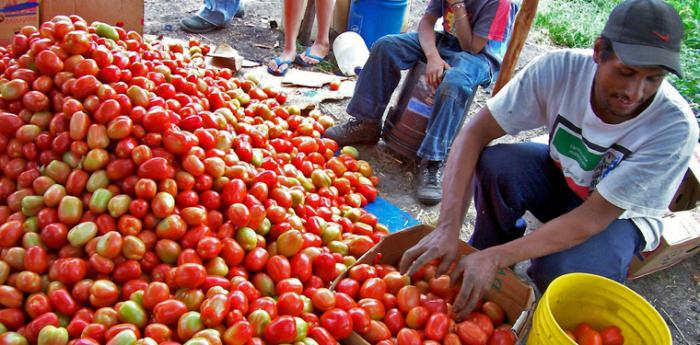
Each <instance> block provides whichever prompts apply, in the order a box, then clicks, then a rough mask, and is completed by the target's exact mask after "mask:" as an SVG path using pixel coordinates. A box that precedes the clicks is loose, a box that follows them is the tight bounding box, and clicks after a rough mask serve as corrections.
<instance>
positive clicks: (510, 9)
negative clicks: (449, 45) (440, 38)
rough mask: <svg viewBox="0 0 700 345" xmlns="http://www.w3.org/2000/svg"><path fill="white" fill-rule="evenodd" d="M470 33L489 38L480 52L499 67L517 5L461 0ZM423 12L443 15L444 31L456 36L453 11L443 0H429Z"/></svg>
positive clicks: (492, 0)
mask: <svg viewBox="0 0 700 345" xmlns="http://www.w3.org/2000/svg"><path fill="white" fill-rule="evenodd" d="M464 5H465V9H466V11H467V16H468V17H469V24H470V25H471V27H472V32H473V33H474V34H476V35H477V36H479V37H483V38H485V39H487V40H488V42H487V44H486V46H485V47H484V51H483V53H484V54H486V56H488V57H489V58H491V60H493V62H494V63H495V64H496V66H500V64H501V62H502V61H503V56H505V51H506V48H507V45H508V39H509V38H510V32H511V29H512V27H513V21H514V19H515V12H516V9H517V7H516V6H515V5H514V4H512V3H511V0H469V1H464ZM426 12H428V13H430V14H432V15H433V16H435V17H436V18H440V17H442V27H443V30H444V31H445V32H446V33H448V34H450V35H453V36H456V27H455V20H456V17H455V13H454V12H453V11H452V9H451V8H450V6H449V5H448V4H447V1H446V0H431V1H430V3H429V4H428V7H427V9H426Z"/></svg>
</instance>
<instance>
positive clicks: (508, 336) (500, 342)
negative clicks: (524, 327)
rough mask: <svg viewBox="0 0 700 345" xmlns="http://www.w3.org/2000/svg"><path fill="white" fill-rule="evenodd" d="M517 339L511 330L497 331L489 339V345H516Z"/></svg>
mask: <svg viewBox="0 0 700 345" xmlns="http://www.w3.org/2000/svg"><path fill="white" fill-rule="evenodd" d="M516 341H517V338H516V337H515V334H513V331H511V330H510V329H497V330H495V331H494V332H493V335H492V336H491V338H489V342H488V345H515V342H516Z"/></svg>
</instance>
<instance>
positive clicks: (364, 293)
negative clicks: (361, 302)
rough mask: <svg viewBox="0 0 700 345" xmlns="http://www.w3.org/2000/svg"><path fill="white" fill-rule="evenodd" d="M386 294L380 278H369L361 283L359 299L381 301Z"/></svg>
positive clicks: (384, 284) (384, 285) (383, 283)
mask: <svg viewBox="0 0 700 345" xmlns="http://www.w3.org/2000/svg"><path fill="white" fill-rule="evenodd" d="M385 292H386V283H385V282H384V280H382V279H381V278H369V279H367V280H365V282H364V283H362V287H361V288H360V298H374V299H378V300H381V299H382V297H383V296H384V293H385Z"/></svg>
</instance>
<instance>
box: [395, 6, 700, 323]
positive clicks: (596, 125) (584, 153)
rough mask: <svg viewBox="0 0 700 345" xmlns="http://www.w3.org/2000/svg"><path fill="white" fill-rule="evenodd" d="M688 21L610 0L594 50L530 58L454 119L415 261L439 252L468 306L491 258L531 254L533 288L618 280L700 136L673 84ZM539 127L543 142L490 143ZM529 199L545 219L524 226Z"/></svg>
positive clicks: (407, 261) (461, 311) (481, 288)
mask: <svg viewBox="0 0 700 345" xmlns="http://www.w3.org/2000/svg"><path fill="white" fill-rule="evenodd" d="M682 39H683V24H682V22H681V19H680V17H679V15H678V13H677V12H676V11H675V10H674V9H673V7H671V6H670V5H668V4H667V3H666V2H664V1H663V0H626V1H624V2H622V3H620V4H619V5H618V6H617V7H616V8H615V9H613V11H612V13H611V14H610V17H609V19H608V21H607V24H606V25H605V28H604V30H603V32H602V34H601V36H600V37H599V38H598V39H597V40H596V42H595V45H594V47H593V50H592V51H591V50H573V49H569V50H561V51H557V52H552V53H549V54H546V55H544V56H542V57H540V58H538V59H536V60H535V61H532V62H531V63H530V65H529V66H527V67H526V68H525V69H524V70H523V71H521V72H520V73H519V74H518V75H516V77H515V78H514V79H513V80H511V81H510V82H509V83H508V84H507V85H506V86H505V87H504V88H503V89H502V90H501V91H500V92H499V93H498V94H497V95H496V96H494V97H493V98H491V99H489V100H488V102H487V103H486V107H484V108H482V109H481V110H480V111H479V112H478V113H477V114H476V116H475V117H474V118H473V119H471V121H469V123H468V124H467V125H466V126H465V127H464V128H463V129H462V130H461V131H460V133H459V135H458V136H457V138H456V140H455V144H454V147H453V149H452V152H451V153H450V157H449V159H448V161H447V167H446V169H445V170H446V173H445V186H444V190H445V193H444V194H443V197H444V201H443V202H442V205H441V209H440V217H439V220H438V224H437V227H436V228H435V230H434V231H432V232H431V233H430V234H429V235H428V236H426V237H425V238H423V239H422V240H421V241H420V242H419V243H418V244H416V246H415V247H413V248H412V249H409V250H408V251H406V253H405V254H404V256H403V258H402V260H401V264H400V270H401V272H404V273H405V272H408V274H409V275H410V274H412V272H415V271H416V270H418V269H419V268H420V267H421V266H423V265H424V264H425V263H427V262H429V261H431V260H433V259H441V260H442V261H441V264H440V266H439V268H438V272H437V274H438V275H439V274H442V273H444V272H446V271H447V269H448V268H449V266H450V265H451V264H452V263H455V262H456V266H455V268H454V269H453V270H452V273H451V280H452V282H458V280H459V282H461V290H460V291H459V293H458V296H457V298H456V299H455V303H454V308H455V309H454V310H455V312H456V314H457V316H465V315H466V314H468V313H469V311H470V310H472V309H473V308H474V306H475V305H476V303H477V301H478V300H479V298H480V297H481V296H482V295H483V294H484V292H486V291H487V290H488V289H489V288H490V287H491V284H492V281H493V279H494V277H495V275H496V273H497V271H498V270H499V269H502V268H505V267H509V266H511V265H514V264H515V263H517V262H520V261H524V260H530V259H531V260H532V266H531V267H530V269H529V271H528V274H529V275H530V277H532V279H533V281H534V282H535V283H536V285H537V287H538V289H539V291H540V292H542V293H544V291H545V289H547V286H549V284H550V282H551V281H552V280H554V279H555V278H557V277H559V276H561V275H563V274H566V273H572V272H585V273H592V274H597V275H600V276H604V277H607V278H610V279H613V280H616V281H618V282H624V281H625V278H626V276H627V270H628V266H629V263H630V261H631V260H632V257H633V256H634V255H635V254H636V253H638V252H639V251H641V250H645V251H648V250H652V249H654V248H656V246H658V244H659V241H660V238H661V232H662V226H663V223H662V222H661V217H663V215H664V214H665V213H666V212H667V210H668V205H669V203H670V202H671V200H672V199H673V195H674V192H675V191H676V190H677V188H678V186H679V185H680V183H681V180H682V179H683V176H684V174H685V172H686V170H687V169H688V162H689V160H690V157H691V155H692V154H693V150H694V148H695V146H696V145H697V143H698V124H697V120H696V119H695V116H694V115H693V112H692V110H691V109H690V106H689V105H688V103H687V102H686V101H685V100H684V99H683V97H682V96H681V95H680V94H679V93H678V91H676V89H675V88H674V87H673V86H672V85H671V84H670V83H668V82H667V81H666V80H665V78H666V75H667V74H668V73H673V74H676V75H678V76H680V75H681V67H680V46H681V40H682ZM542 126H544V127H545V128H546V129H547V131H548V133H549V145H544V144H536V143H530V142H528V143H516V144H499V145H494V146H488V147H487V145H488V144H489V143H490V142H491V141H492V140H494V139H497V138H500V137H502V136H504V135H505V134H506V133H509V134H513V135H515V134H517V133H518V132H520V131H523V130H528V129H534V128H539V127H542ZM472 191H473V192H474V204H475V207H476V214H477V218H476V223H475V225H474V234H473V235H472V237H471V240H470V243H471V244H472V245H473V246H474V247H476V248H478V249H480V250H481V251H479V252H475V253H473V254H469V255H466V256H460V255H459V253H458V248H457V245H458V241H457V239H458V237H459V232H460V228H461V226H462V221H463V220H464V215H465V213H466V212H467V208H468V206H469V202H470V201H471V198H472ZM525 211H530V212H531V213H532V214H533V215H534V216H535V217H536V218H537V219H539V220H540V221H542V222H544V224H543V225H542V226H540V227H539V228H538V229H537V230H535V231H533V232H532V233H530V234H528V235H525V236H523V233H524V230H525V229H523V228H522V227H518V226H516V220H517V219H519V218H520V217H521V216H522V215H523V213H524V212H525Z"/></svg>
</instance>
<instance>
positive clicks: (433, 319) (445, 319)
mask: <svg viewBox="0 0 700 345" xmlns="http://www.w3.org/2000/svg"><path fill="white" fill-rule="evenodd" d="M449 327H450V318H449V316H448V315H447V314H444V313H435V314H432V315H430V317H429V318H428V321H427V322H426V324H425V336H426V337H427V338H429V339H432V340H436V341H442V339H443V338H444V337H445V335H447V331H448V330H449Z"/></svg>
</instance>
